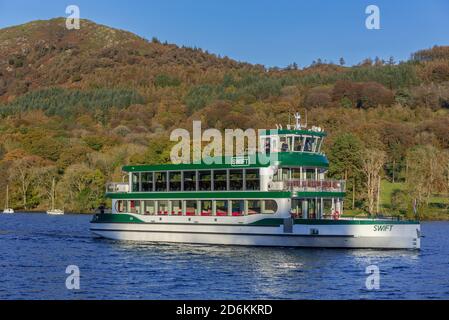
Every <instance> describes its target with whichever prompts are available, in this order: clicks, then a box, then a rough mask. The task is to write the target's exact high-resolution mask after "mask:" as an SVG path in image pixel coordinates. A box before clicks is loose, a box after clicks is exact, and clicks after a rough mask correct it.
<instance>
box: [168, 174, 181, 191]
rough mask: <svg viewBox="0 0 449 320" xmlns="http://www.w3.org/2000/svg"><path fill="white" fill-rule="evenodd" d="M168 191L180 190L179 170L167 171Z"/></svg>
mask: <svg viewBox="0 0 449 320" xmlns="http://www.w3.org/2000/svg"><path fill="white" fill-rule="evenodd" d="M168 174H169V179H170V180H169V181H170V191H181V172H180V171H174V172H169V173H168Z"/></svg>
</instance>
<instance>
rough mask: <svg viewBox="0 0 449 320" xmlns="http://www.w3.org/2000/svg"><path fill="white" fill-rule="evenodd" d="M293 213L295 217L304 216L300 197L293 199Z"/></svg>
mask: <svg viewBox="0 0 449 320" xmlns="http://www.w3.org/2000/svg"><path fill="white" fill-rule="evenodd" d="M291 213H292V214H293V217H294V218H301V217H302V204H301V201H300V200H299V199H293V200H292V209H291Z"/></svg>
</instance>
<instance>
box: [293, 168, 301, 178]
mask: <svg viewBox="0 0 449 320" xmlns="http://www.w3.org/2000/svg"><path fill="white" fill-rule="evenodd" d="M291 175H292V179H298V180H299V179H301V170H300V169H299V168H293V169H292V171H291Z"/></svg>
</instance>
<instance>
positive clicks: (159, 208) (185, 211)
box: [115, 199, 277, 216]
mask: <svg viewBox="0 0 449 320" xmlns="http://www.w3.org/2000/svg"><path fill="white" fill-rule="evenodd" d="M115 209H116V211H117V212H128V213H135V214H143V215H163V216H164V215H172V216H244V215H252V214H274V213H276V211H277V203H276V201H274V200H259V199H257V200H119V201H117V202H116V208H115Z"/></svg>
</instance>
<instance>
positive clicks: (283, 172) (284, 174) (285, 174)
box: [277, 168, 290, 181]
mask: <svg viewBox="0 0 449 320" xmlns="http://www.w3.org/2000/svg"><path fill="white" fill-rule="evenodd" d="M277 177H278V178H279V179H280V180H279V181H285V180H288V179H290V169H289V168H279V169H278V176H277Z"/></svg>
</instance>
